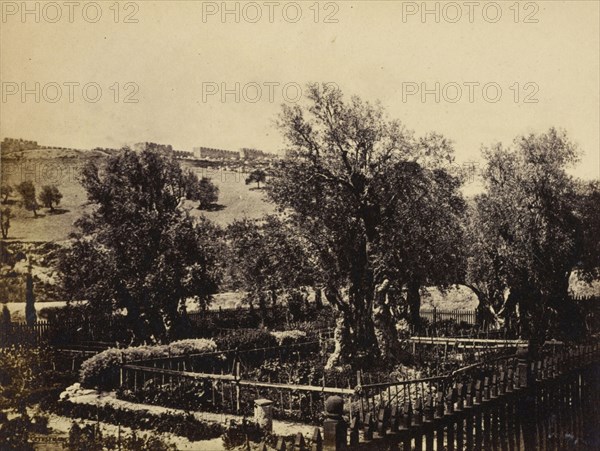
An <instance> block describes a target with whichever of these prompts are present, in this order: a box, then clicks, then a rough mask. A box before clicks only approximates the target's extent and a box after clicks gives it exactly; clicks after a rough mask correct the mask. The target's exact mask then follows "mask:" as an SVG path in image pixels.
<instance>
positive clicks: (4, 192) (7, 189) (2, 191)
mask: <svg viewBox="0 0 600 451" xmlns="http://www.w3.org/2000/svg"><path fill="white" fill-rule="evenodd" d="M13 191H14V189H13V187H12V186H10V185H7V184H2V187H0V196H2V203H3V204H6V203H8V198H9V196H10V195H11V194H12V193H13Z"/></svg>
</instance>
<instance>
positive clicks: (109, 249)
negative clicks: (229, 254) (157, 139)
mask: <svg viewBox="0 0 600 451" xmlns="http://www.w3.org/2000/svg"><path fill="white" fill-rule="evenodd" d="M188 183H189V177H188V176H184V174H183V172H182V170H181V167H180V166H179V164H178V163H177V162H176V161H175V159H174V158H173V156H172V155H171V154H168V153H167V154H165V153H162V152H160V151H159V150H158V149H155V148H153V147H152V146H149V147H147V148H146V149H144V150H143V151H141V152H134V151H132V150H130V149H123V150H122V151H121V152H119V153H118V154H116V155H113V156H111V157H109V158H108V160H107V161H106V164H105V165H103V166H99V165H98V164H97V163H96V162H94V161H91V162H89V163H88V164H87V165H86V166H85V167H84V169H83V171H82V184H83V186H84V188H85V190H86V191H87V195H88V200H89V202H90V203H91V204H93V205H94V206H95V209H94V210H93V212H92V213H91V214H89V215H86V216H84V217H83V218H82V219H81V220H79V221H78V228H79V234H78V235H77V236H76V237H75V240H74V242H73V243H72V244H71V246H70V247H69V248H68V250H67V251H66V252H65V253H64V254H63V255H62V258H61V259H60V262H59V269H60V271H61V274H62V284H63V288H64V292H65V295H66V296H68V298H69V299H73V300H87V301H88V303H87V305H88V306H89V309H90V311H92V312H93V313H94V315H95V317H96V318H106V317H109V316H111V315H113V314H114V313H115V312H118V311H122V312H123V313H124V314H125V316H126V318H127V325H128V327H129V332H130V333H131V340H132V341H133V342H137V343H144V342H157V341H164V340H167V339H174V338H183V337H185V336H186V335H187V331H188V330H189V321H188V319H187V308H186V300H188V299H190V298H191V299H194V300H195V301H196V302H197V303H198V305H200V306H201V307H205V306H206V305H207V304H208V303H209V302H210V300H211V296H212V294H213V293H215V291H216V289H217V284H218V282H219V278H220V276H219V274H220V270H219V264H218V261H217V256H216V255H217V249H216V241H217V240H216V238H215V237H216V233H217V230H216V229H215V227H214V226H212V225H211V224H210V223H209V222H208V221H207V220H204V219H200V220H198V221H194V220H193V219H192V218H191V217H190V216H189V215H188V214H187V213H186V212H185V211H183V209H182V208H181V205H182V202H183V200H184V199H185V197H186V194H187V192H188V188H189V187H188V186H187V184H188Z"/></svg>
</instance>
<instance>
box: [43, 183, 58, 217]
mask: <svg viewBox="0 0 600 451" xmlns="http://www.w3.org/2000/svg"><path fill="white" fill-rule="evenodd" d="M62 197H63V195H62V194H61V192H60V191H59V190H58V188H57V187H56V185H45V186H43V187H42V192H41V193H40V196H39V199H40V202H41V203H42V205H43V206H44V207H46V208H49V209H50V211H54V205H53V204H55V205H58V204H60V200H61V199H62Z"/></svg>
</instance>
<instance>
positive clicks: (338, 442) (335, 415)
mask: <svg viewBox="0 0 600 451" xmlns="http://www.w3.org/2000/svg"><path fill="white" fill-rule="evenodd" d="M343 412H344V400H343V399H342V398H341V397H340V396H330V397H328V398H327V400H326V401H325V415H326V416H327V419H326V420H325V421H324V422H323V435H324V437H323V449H324V450H329V451H338V450H340V449H343V448H345V447H346V444H347V440H346V439H347V438H346V434H347V430H348V426H347V424H346V422H345V421H344V418H343V416H342V414H343Z"/></svg>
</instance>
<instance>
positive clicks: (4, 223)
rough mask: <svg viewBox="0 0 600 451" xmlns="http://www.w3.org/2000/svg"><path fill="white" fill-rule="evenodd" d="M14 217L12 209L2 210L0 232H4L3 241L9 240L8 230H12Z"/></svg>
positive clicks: (0, 213) (0, 211)
mask: <svg viewBox="0 0 600 451" xmlns="http://www.w3.org/2000/svg"><path fill="white" fill-rule="evenodd" d="M11 216H12V213H11V210H10V207H4V208H3V209H1V210H0V231H1V232H2V239H3V240H5V239H7V238H8V229H9V228H10V218H11Z"/></svg>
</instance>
